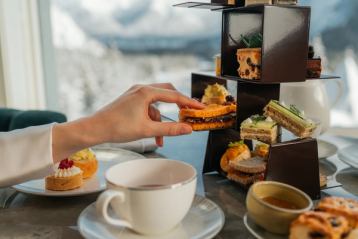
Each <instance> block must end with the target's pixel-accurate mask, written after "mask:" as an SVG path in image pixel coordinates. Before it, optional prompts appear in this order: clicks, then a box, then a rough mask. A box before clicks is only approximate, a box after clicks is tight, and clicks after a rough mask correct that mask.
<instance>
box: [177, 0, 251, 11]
mask: <svg viewBox="0 0 358 239" xmlns="http://www.w3.org/2000/svg"><path fill="white" fill-rule="evenodd" d="M244 5H245V1H244V0H236V1H235V4H234V5H233V4H228V3H227V1H225V0H212V1H211V2H183V3H178V4H174V5H173V6H174V7H185V8H199V9H210V10H213V11H215V10H223V9H227V8H235V7H242V6H244Z"/></svg>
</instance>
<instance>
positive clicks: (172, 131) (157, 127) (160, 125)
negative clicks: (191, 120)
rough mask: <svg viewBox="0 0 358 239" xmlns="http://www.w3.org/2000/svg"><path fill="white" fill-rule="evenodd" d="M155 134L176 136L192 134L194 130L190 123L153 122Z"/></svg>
mask: <svg viewBox="0 0 358 239" xmlns="http://www.w3.org/2000/svg"><path fill="white" fill-rule="evenodd" d="M151 128H152V130H153V135H154V136H176V135H184V134H190V133H191V132H192V131H193V130H192V128H191V127H190V125H188V124H185V123H177V122H153V125H152V127H151Z"/></svg>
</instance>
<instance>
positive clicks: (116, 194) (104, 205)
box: [96, 189, 132, 228]
mask: <svg viewBox="0 0 358 239" xmlns="http://www.w3.org/2000/svg"><path fill="white" fill-rule="evenodd" d="M114 198H117V199H118V200H119V201H120V203H123V202H124V200H125V196H124V193H123V192H120V191H115V190H110V189H109V190H106V191H104V192H103V193H101V195H99V197H98V199H97V201H96V210H97V215H99V216H101V217H102V218H103V219H104V220H105V221H106V222H107V223H109V224H111V225H113V226H119V227H128V228H132V225H131V224H130V223H129V222H127V221H125V220H120V219H116V218H113V217H111V216H109V215H108V206H109V203H110V202H111V201H112V200H113V199H114Z"/></svg>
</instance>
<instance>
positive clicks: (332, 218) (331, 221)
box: [289, 211, 349, 239]
mask: <svg viewBox="0 0 358 239" xmlns="http://www.w3.org/2000/svg"><path fill="white" fill-rule="evenodd" d="M348 233H349V226H348V221H347V220H346V219H345V218H344V217H342V216H338V215H333V214H331V213H326V212H314V211H310V212H305V213H303V214H301V215H300V216H299V217H298V218H297V219H296V220H295V221H293V222H292V224H291V228H290V236H289V239H342V238H344V237H345V236H346V235H347V234H348Z"/></svg>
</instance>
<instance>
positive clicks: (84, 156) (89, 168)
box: [69, 148, 98, 179]
mask: <svg viewBox="0 0 358 239" xmlns="http://www.w3.org/2000/svg"><path fill="white" fill-rule="evenodd" d="M69 159H70V160H72V161H73V164H74V165H75V166H76V167H78V168H80V169H81V170H82V171H83V179H87V178H90V177H92V175H94V174H95V173H96V172H97V169H98V161H97V158H96V155H95V154H94V152H93V151H92V150H91V149H89V148H87V149H83V150H81V151H78V152H77V153H75V154H73V155H71V156H70V158H69Z"/></svg>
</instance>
